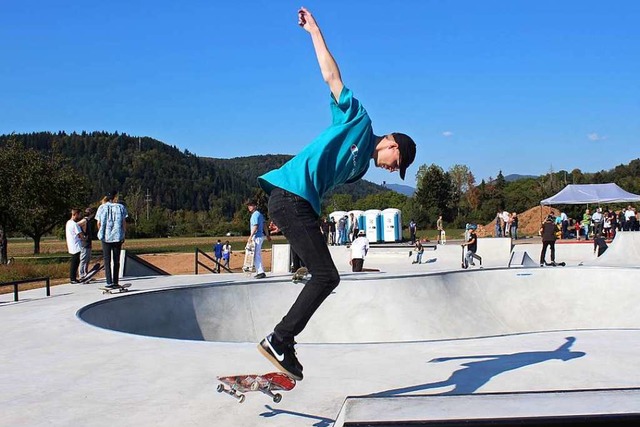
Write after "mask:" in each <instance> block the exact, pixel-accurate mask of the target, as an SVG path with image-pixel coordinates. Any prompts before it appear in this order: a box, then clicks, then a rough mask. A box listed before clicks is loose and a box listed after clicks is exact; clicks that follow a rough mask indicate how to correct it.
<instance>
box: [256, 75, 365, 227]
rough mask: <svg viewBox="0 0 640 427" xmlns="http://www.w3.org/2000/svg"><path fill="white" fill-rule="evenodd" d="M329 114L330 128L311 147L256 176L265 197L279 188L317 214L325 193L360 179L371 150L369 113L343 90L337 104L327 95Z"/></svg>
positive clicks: (349, 92)
mask: <svg viewBox="0 0 640 427" xmlns="http://www.w3.org/2000/svg"><path fill="white" fill-rule="evenodd" d="M331 113H332V119H333V120H332V124H331V126H329V127H328V128H327V129H326V130H325V131H324V132H322V133H321V134H320V135H319V136H318V137H317V138H316V139H314V140H313V141H312V142H311V144H309V145H307V146H306V147H305V148H304V149H303V150H302V151H301V152H300V153H299V154H298V155H297V156H295V157H294V158H292V159H291V160H289V161H288V162H287V163H285V164H284V165H282V167H280V168H279V169H274V170H272V171H270V172H268V173H266V174H264V175H262V176H260V177H258V183H259V184H260V187H262V189H263V190H264V191H265V192H266V193H267V194H270V193H271V190H273V189H274V188H275V187H280V188H282V189H284V190H287V191H289V192H291V193H293V194H296V195H298V196H300V197H302V198H303V199H305V200H307V201H308V202H309V203H311V206H312V207H313V209H314V210H315V211H316V213H317V214H318V215H320V201H321V200H322V197H323V196H324V195H325V193H327V191H329V190H331V189H332V188H333V187H335V186H337V185H340V184H344V183H351V182H355V181H357V180H359V179H360V178H362V176H363V175H364V174H365V172H366V171H367V169H368V168H369V161H370V160H371V156H372V155H373V151H374V149H375V139H376V137H375V135H374V134H373V128H372V126H371V119H370V118H369V114H367V111H366V110H365V109H364V107H363V106H362V105H361V104H360V101H358V100H357V99H356V98H354V97H353V93H352V92H351V91H350V90H349V89H347V88H346V87H343V88H342V92H341V93H340V99H339V100H338V101H337V102H336V99H335V98H334V97H333V95H332V96H331Z"/></svg>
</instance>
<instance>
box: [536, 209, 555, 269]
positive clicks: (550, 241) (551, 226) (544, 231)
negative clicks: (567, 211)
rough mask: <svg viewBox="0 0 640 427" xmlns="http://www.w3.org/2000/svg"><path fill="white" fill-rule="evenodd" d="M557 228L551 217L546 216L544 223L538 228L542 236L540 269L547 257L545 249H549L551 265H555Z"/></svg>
mask: <svg viewBox="0 0 640 427" xmlns="http://www.w3.org/2000/svg"><path fill="white" fill-rule="evenodd" d="M557 231H558V227H557V226H556V224H555V222H554V218H553V215H549V216H547V219H546V221H545V222H544V223H543V224H542V227H540V231H539V233H540V235H541V236H542V251H541V252H540V267H544V265H545V262H546V261H545V259H546V257H547V248H550V249H551V265H555V264H556V232H557Z"/></svg>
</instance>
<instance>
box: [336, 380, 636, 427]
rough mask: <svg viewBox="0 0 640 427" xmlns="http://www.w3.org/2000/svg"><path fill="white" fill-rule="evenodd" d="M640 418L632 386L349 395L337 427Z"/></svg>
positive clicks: (577, 423) (608, 421)
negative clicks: (486, 392) (367, 395)
mask: <svg viewBox="0 0 640 427" xmlns="http://www.w3.org/2000/svg"><path fill="white" fill-rule="evenodd" d="M585 408H588V410H585ZM639 422H640V390H639V389H637V388H630V389H618V390H606V391H604V390H602V391H600V390H585V391H561V392H534V393H493V394H473V395H458V396H428V395H414V396H404V397H402V396H400V397H385V398H373V397H349V398H347V399H346V400H345V402H344V405H343V406H342V409H341V410H340V413H339V415H338V418H337V420H336V423H335V424H334V425H335V426H336V427H343V426H344V427H346V426H351V427H354V426H372V425H376V426H377V425H384V426H393V425H398V426H400V425H402V426H407V425H411V426H430V427H433V426H448V427H449V426H461V425H465V426H468V425H472V426H510V425H526V426H545V427H548V426H560V425H563V426H568V425H572V426H594V425H598V426H604V425H616V426H619V425H623V426H637V425H638V423H639Z"/></svg>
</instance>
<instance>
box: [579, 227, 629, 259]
mask: <svg viewBox="0 0 640 427" xmlns="http://www.w3.org/2000/svg"><path fill="white" fill-rule="evenodd" d="M583 265H597V266H599V267H640V232H637V231H619V232H617V233H616V237H615V238H614V239H613V242H611V244H610V245H609V248H607V250H606V251H605V253H603V254H602V255H601V256H599V257H598V258H595V259H591V260H589V261H585V262H584V263H583Z"/></svg>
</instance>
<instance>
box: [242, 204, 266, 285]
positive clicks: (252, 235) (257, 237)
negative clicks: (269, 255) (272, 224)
mask: <svg viewBox="0 0 640 427" xmlns="http://www.w3.org/2000/svg"><path fill="white" fill-rule="evenodd" d="M247 209H249V212H251V219H250V220H249V239H248V240H247V243H248V244H251V243H253V244H254V245H255V246H254V255H253V265H254V266H255V267H256V275H255V276H254V277H255V278H256V279H264V278H265V277H267V275H266V274H265V272H264V266H263V265H262V243H263V242H264V239H265V228H264V215H262V213H261V212H260V211H259V210H258V205H257V204H256V202H255V201H253V200H249V201H248V202H247ZM266 238H267V240H271V237H270V236H269V235H266Z"/></svg>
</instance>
